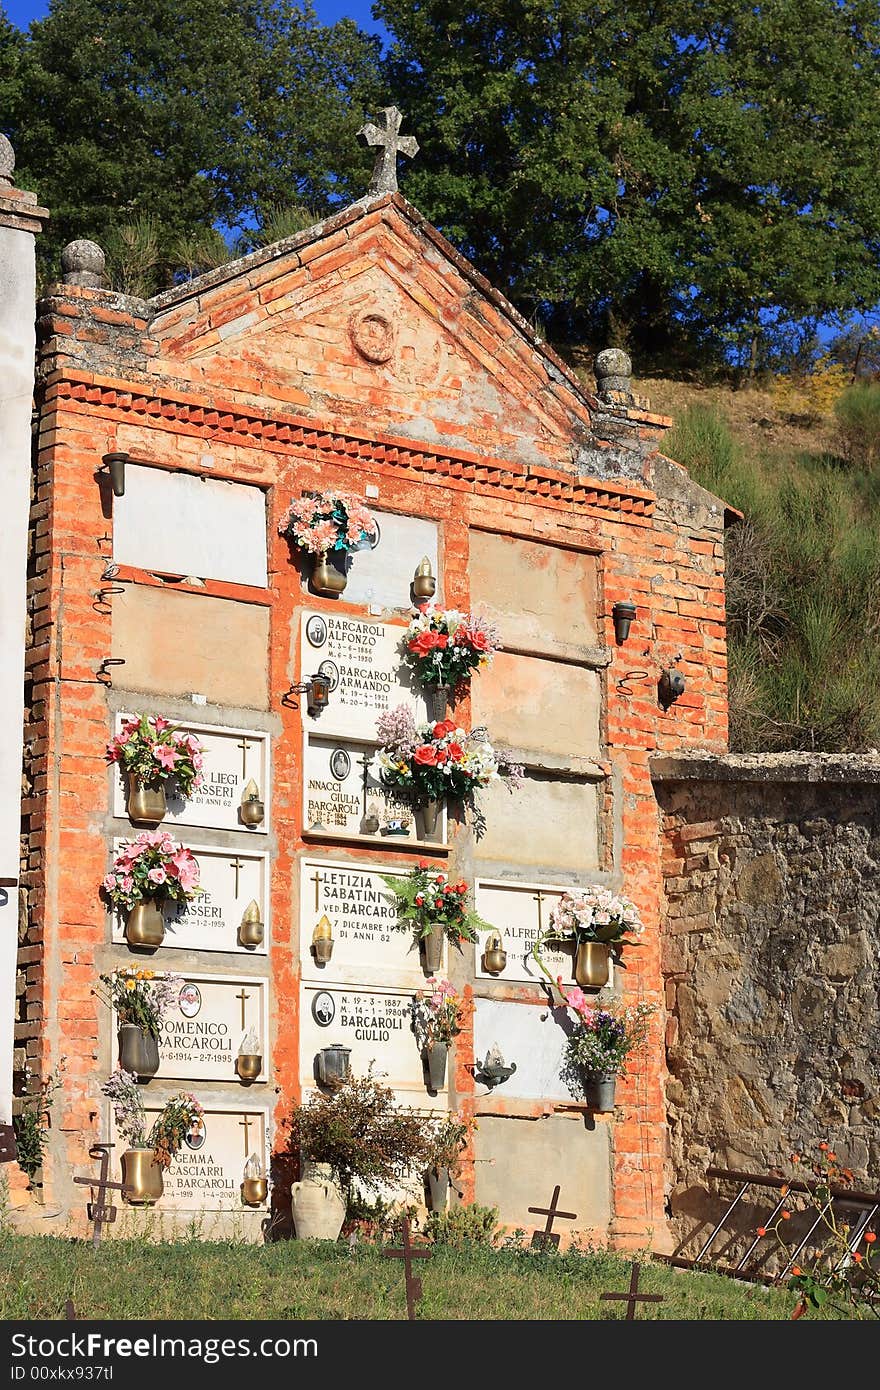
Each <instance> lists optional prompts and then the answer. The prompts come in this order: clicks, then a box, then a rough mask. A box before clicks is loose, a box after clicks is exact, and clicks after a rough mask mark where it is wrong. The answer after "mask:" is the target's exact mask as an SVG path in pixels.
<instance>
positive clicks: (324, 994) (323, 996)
mask: <svg viewBox="0 0 880 1390" xmlns="http://www.w3.org/2000/svg"><path fill="white" fill-rule="evenodd" d="M335 1017H336V1001H335V1000H334V998H333V995H332V994H330V993H329V991H328V990H326V989H322V990H319V991H318V993H317V994H316V995H315V997H314V999H313V1000H312V1018H313V1019H314V1020H315V1022H316V1023H317V1025H318V1027H319V1028H329V1027H330V1024H331V1023H332V1022H333V1020H334V1018H335Z"/></svg>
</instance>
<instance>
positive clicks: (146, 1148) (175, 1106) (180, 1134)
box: [101, 1067, 202, 1206]
mask: <svg viewBox="0 0 880 1390" xmlns="http://www.w3.org/2000/svg"><path fill="white" fill-rule="evenodd" d="M101 1093H102V1095H105V1096H107V1097H108V1099H109V1100H110V1101H111V1103H112V1105H113V1118H114V1120H115V1122H116V1128H117V1129H118V1130H119V1133H120V1134H121V1135H122V1137H123V1138H124V1139H125V1140H126V1142H127V1144H128V1148H127V1149H126V1150H125V1151H124V1153H123V1154H122V1184H123V1193H122V1195H123V1196H124V1198H125V1200H126V1201H127V1202H130V1203H131V1204H132V1205H133V1206H151V1205H152V1204H153V1203H154V1202H157V1201H158V1200H159V1198H160V1197H161V1196H162V1193H163V1191H164V1183H163V1181H162V1173H163V1170H164V1169H166V1168H169V1167H170V1166H171V1163H172V1161H173V1159H174V1157H175V1155H176V1154H177V1152H178V1150H179V1149H180V1148H181V1146H182V1144H183V1141H184V1139H185V1137H186V1135H187V1133H188V1132H189V1131H190V1130H191V1129H192V1128H193V1127H194V1126H196V1125H198V1124H200V1123H201V1119H202V1107H201V1105H200V1104H199V1102H198V1101H197V1100H196V1098H195V1096H192V1095H189V1094H188V1093H187V1092H185V1091H180V1092H179V1093H178V1094H177V1095H176V1096H174V1097H173V1098H172V1099H171V1100H169V1101H167V1102H166V1104H165V1105H164V1107H163V1108H162V1110H161V1111H160V1112H159V1114H158V1115H157V1116H156V1119H155V1120H154V1121H153V1124H152V1127H151V1128H150V1131H149V1133H148V1132H147V1116H146V1113H145V1111H144V1103H143V1100H142V1098H141V1091H140V1087H139V1086H138V1084H137V1079H136V1077H134V1076H133V1075H132V1074H131V1072H127V1071H124V1070H123V1069H122V1068H121V1067H117V1068H116V1070H115V1071H114V1072H113V1073H112V1075H111V1076H109V1077H108V1079H107V1080H106V1081H105V1082H104V1084H103V1086H102V1087H101Z"/></svg>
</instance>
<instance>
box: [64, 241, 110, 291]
mask: <svg viewBox="0 0 880 1390" xmlns="http://www.w3.org/2000/svg"><path fill="white" fill-rule="evenodd" d="M61 270H62V272H63V275H64V283H65V284H67V285H93V286H95V285H98V286H100V285H101V284H102V283H103V279H104V252H103V251H102V250H101V248H100V246H99V245H98V244H97V242H95V241H85V240H80V241H69V242H68V243H67V245H66V246H65V248H64V250H63V251H62V252H61Z"/></svg>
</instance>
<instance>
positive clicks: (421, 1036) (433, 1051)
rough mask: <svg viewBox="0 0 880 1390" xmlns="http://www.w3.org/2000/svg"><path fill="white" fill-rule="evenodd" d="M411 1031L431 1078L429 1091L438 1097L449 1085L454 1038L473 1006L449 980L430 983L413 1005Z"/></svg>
mask: <svg viewBox="0 0 880 1390" xmlns="http://www.w3.org/2000/svg"><path fill="white" fill-rule="evenodd" d="M411 1009H412V1029H413V1032H414V1033H415V1035H416V1041H417V1042H418V1045H419V1048H420V1049H421V1053H422V1057H423V1059H424V1062H425V1066H426V1069H427V1075H428V1090H429V1091H432V1092H433V1093H434V1094H435V1095H436V1093H437V1092H438V1091H440V1090H442V1089H443V1087H444V1086H445V1085H446V1059H447V1056H448V1054H449V1047H450V1044H451V1042H452V1040H453V1038H455V1037H457V1035H458V1034H459V1033H460V1032H461V1030H462V1029H463V1028H464V1026H465V1024H466V1023H467V1021H468V1019H469V1018H470V1016H471V1014H472V1013H473V1004H472V1002H471V1001H470V1000H469V999H464V998H463V997H462V996H461V995H460V994H458V993H457V992H456V990H455V989H454V988H453V987H452V985H451V984H450V983H449V981H448V980H442V979H437V978H434V979H431V980H428V981H427V984H426V987H425V989H420V990H417V991H416V993H415V996H414V998H413V1001H412V1006H411Z"/></svg>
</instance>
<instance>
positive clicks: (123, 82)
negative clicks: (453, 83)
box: [0, 0, 378, 270]
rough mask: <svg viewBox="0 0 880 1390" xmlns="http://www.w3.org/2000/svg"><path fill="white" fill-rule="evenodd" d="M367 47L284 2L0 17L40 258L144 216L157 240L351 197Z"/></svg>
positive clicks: (366, 89)
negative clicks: (25, 25)
mask: <svg viewBox="0 0 880 1390" xmlns="http://www.w3.org/2000/svg"><path fill="white" fill-rule="evenodd" d="M377 61H378V49H377V45H376V41H375V40H374V39H371V38H369V37H368V36H367V35H364V34H362V33H360V32H359V31H358V29H357V27H356V25H355V24H354V23H353V22H352V21H350V20H343V21H341V22H340V23H339V24H337V25H334V26H333V27H331V28H328V27H325V26H322V25H319V24H318V23H317V21H316V20H315V16H314V12H313V11H312V10H311V9H309V8H307V7H302V6H296V5H293V4H291V3H289V0H174V2H173V4H172V3H170V0H52V4H51V6H50V10H49V13H48V15H47V16H46V18H45V19H44V20H40V21H38V22H36V23H34V24H32V25H31V28H30V31H29V34H28V36H27V39H26V40H25V38H24V36H22V35H21V34H19V33H18V31H16V30H15V29H13V27H12V26H11V25H9V24H8V22H7V21H6V19H5V16H0V72H3V73H4V77H2V78H0V84H2V85H0V100H2V103H3V104H2V119H0V126H2V128H3V129H4V130H5V132H6V133H7V134H8V135H9V137H10V138H11V140H12V142H13V145H14V146H15V149H16V156H17V162H18V175H17V180H18V182H19V183H20V184H21V186H23V187H29V188H32V189H33V190H35V191H36V192H37V193H38V194H39V196H40V198H41V200H42V201H43V202H45V203H46V205H47V206H48V207H49V208H50V209H51V212H52V220H51V224H50V228H49V231H48V233H47V235H46V236H45V237H43V238H42V239H41V247H40V249H41V254H42V256H43V257H44V258H49V259H50V260H51V264H52V266H53V269H54V270H57V265H58V252H59V250H60V248H61V246H63V245H64V244H65V242H67V241H69V240H71V239H72V238H74V237H81V236H85V237H93V238H95V239H96V240H97V241H99V242H101V243H102V244H104V242H106V241H107V239H108V238H111V239H112V236H113V234H114V232H118V230H119V229H120V227H125V226H127V225H129V224H132V223H137V222H138V220H139V219H144V218H149V219H150V222H151V225H153V226H154V227H155V228H156V231H157V234H158V236H159V238H160V240H162V241H163V242H165V243H167V242H169V241H171V240H173V239H175V238H179V237H181V236H192V234H193V233H194V232H197V231H198V230H199V229H203V230H209V229H211V228H212V227H215V226H219V227H220V228H221V230H223V231H235V230H238V231H241V230H247V229H252V228H255V227H259V225H260V224H261V222H262V221H263V219H264V217H265V216H266V215H268V211H269V210H270V209H274V207H275V205H276V204H277V203H278V202H279V200H286V201H290V202H301V201H306V202H308V204H309V205H310V206H312V207H314V208H315V210H316V213H317V214H320V213H321V212H324V211H326V210H327V209H328V208H329V207H330V206H331V205H332V204H333V203H334V201H338V200H339V199H342V200H349V199H350V198H352V197H357V196H359V195H360V193H361V192H362V190H363V186H364V183H365V173H364V170H365V168H366V167H368V161H367V160H365V158H364V155H363V153H362V152H361V151H360V149H359V148H358V145H357V142H356V140H355V131H356V130H357V127H358V124H359V123H360V121H361V120H362V119H363V109H364V105H365V102H367V101H368V100H369V99H370V98H371V97H372V94H373V92H374V89H375V81H376V72H377Z"/></svg>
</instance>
